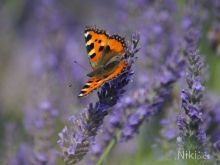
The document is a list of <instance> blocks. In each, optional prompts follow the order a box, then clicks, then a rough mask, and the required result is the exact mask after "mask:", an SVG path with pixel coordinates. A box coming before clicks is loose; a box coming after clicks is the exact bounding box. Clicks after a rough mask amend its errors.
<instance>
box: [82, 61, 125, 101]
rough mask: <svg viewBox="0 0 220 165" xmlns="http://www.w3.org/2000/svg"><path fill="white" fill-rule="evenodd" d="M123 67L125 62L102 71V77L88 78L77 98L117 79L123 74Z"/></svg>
mask: <svg viewBox="0 0 220 165" xmlns="http://www.w3.org/2000/svg"><path fill="white" fill-rule="evenodd" d="M125 66H126V63H125V61H121V62H120V63H119V64H117V65H115V66H114V67H113V68H108V69H106V70H104V71H103V73H102V75H97V76H94V77H92V78H90V79H89V81H88V82H87V83H86V84H85V85H84V87H83V88H82V90H81V92H80V94H79V96H78V98H80V97H84V96H87V95H88V94H89V93H90V92H92V91H93V90H95V89H97V88H99V87H100V86H102V84H103V83H104V82H106V81H109V80H111V79H113V78H116V77H118V76H119V75H120V74H121V73H123V71H124V69H125Z"/></svg>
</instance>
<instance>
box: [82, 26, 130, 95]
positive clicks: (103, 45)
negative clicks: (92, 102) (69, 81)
mask: <svg viewBox="0 0 220 165" xmlns="http://www.w3.org/2000/svg"><path fill="white" fill-rule="evenodd" d="M85 42H86V49H87V53H88V58H89V62H90V65H91V67H92V69H93V71H92V72H90V73H88V74H87V76H88V77H90V79H89V80H88V82H87V83H86V84H85V85H84V86H83V88H82V89H81V92H80V93H79V96H78V98H80V97H84V96H87V95H88V94H89V93H91V92H92V91H93V90H95V89H97V88H99V87H101V86H102V85H103V84H104V83H105V82H106V81H109V80H111V79H114V78H116V77H118V76H119V75H120V74H122V73H123V72H124V71H125V69H126V61H125V60H123V59H122V57H123V55H124V54H125V52H126V48H127V46H126V42H125V38H123V37H121V36H120V35H118V34H113V35H109V34H108V32H107V31H106V30H102V29H98V28H96V26H86V27H85Z"/></svg>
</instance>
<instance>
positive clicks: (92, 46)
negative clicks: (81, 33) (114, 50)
mask: <svg viewBox="0 0 220 165" xmlns="http://www.w3.org/2000/svg"><path fill="white" fill-rule="evenodd" d="M108 38H109V34H108V33H107V31H106V30H100V29H97V28H96V27H95V26H88V27H86V28H85V42H86V49H87V53H88V57H89V61H90V64H91V66H92V68H93V69H97V68H98V66H99V61H100V59H101V56H102V53H103V50H104V48H105V46H106V45H107V42H108Z"/></svg>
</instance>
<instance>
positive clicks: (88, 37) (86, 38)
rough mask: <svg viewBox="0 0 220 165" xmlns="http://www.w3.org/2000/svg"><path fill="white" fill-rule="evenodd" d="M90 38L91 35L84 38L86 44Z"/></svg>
mask: <svg viewBox="0 0 220 165" xmlns="http://www.w3.org/2000/svg"><path fill="white" fill-rule="evenodd" d="M91 38H92V35H91V34H88V35H87V37H85V40H86V43H87V42H88V41H89V40H91Z"/></svg>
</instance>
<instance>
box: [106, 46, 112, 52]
mask: <svg viewBox="0 0 220 165" xmlns="http://www.w3.org/2000/svg"><path fill="white" fill-rule="evenodd" d="M110 51H111V48H110V46H109V45H107V46H106V48H105V53H109V52H110Z"/></svg>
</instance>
